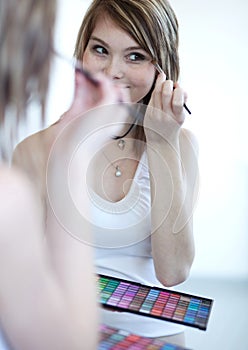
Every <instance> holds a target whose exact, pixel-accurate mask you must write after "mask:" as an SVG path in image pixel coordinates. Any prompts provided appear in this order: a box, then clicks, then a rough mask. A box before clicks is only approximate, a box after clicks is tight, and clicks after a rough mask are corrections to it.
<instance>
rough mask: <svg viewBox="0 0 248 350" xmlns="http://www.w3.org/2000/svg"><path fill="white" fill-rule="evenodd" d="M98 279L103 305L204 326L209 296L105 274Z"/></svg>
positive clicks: (209, 307)
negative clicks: (150, 285) (151, 285)
mask: <svg viewBox="0 0 248 350" xmlns="http://www.w3.org/2000/svg"><path fill="white" fill-rule="evenodd" d="M97 282H98V294H99V297H100V300H99V301H100V303H101V304H102V306H103V307H104V308H109V309H112V310H113V309H114V310H116V311H127V312H131V313H135V314H139V315H143V316H150V317H154V318H157V319H160V320H165V321H170V322H175V323H179V324H183V325H185V326H191V327H196V328H199V329H201V330H206V329H207V323H208V320H209V316H210V312H211V309H212V304H213V300H212V299H207V298H202V297H199V296H195V295H191V294H186V293H181V292H176V291H174V290H169V289H164V288H158V287H149V286H147V285H143V284H140V283H136V282H131V281H127V280H124V279H119V278H115V277H110V276H105V275H98V276H97Z"/></svg>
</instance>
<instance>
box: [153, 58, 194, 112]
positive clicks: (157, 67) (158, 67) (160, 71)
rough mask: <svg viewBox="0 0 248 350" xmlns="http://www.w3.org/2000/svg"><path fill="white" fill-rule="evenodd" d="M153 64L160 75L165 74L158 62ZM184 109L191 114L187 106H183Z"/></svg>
mask: <svg viewBox="0 0 248 350" xmlns="http://www.w3.org/2000/svg"><path fill="white" fill-rule="evenodd" d="M152 64H153V65H154V67H155V68H156V69H157V71H158V73H164V72H163V70H162V68H161V67H160V65H159V64H158V62H157V61H155V60H152ZM183 107H184V108H185V109H186V111H187V112H188V113H189V114H191V111H190V110H189V109H188V107H187V106H186V104H185V103H184V104H183Z"/></svg>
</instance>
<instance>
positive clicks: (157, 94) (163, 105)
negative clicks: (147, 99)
mask: <svg viewBox="0 0 248 350" xmlns="http://www.w3.org/2000/svg"><path fill="white" fill-rule="evenodd" d="M186 100H187V95H186V93H185V92H184V90H183V89H182V88H181V87H180V86H179V84H178V83H173V81H172V80H166V75H165V74H164V73H161V74H159V75H158V78H157V81H156V84H155V88H154V91H153V94H152V100H151V101H152V106H153V107H155V108H158V109H161V110H162V111H164V112H166V113H168V114H170V115H172V117H173V118H174V119H176V120H177V121H178V122H179V123H182V122H183V121H184V118H185V115H184V114H185V113H184V109H183V105H184V103H185V102H186Z"/></svg>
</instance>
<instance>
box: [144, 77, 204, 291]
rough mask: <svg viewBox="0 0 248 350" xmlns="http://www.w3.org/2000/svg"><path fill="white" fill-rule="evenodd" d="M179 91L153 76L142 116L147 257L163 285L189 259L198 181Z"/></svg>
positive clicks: (184, 270) (181, 275)
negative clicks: (148, 203) (148, 185)
mask: <svg viewBox="0 0 248 350" xmlns="http://www.w3.org/2000/svg"><path fill="white" fill-rule="evenodd" d="M184 102H185V94H184V92H183V90H182V89H180V88H179V87H177V88H176V89H175V90H174V89H173V83H172V82H171V81H165V76H164V75H163V74H162V75H160V76H159V77H158V79H157V83H156V86H155V90H154V92H153V95H152V98H151V103H150V105H149V106H148V110H147V113H146V116H145V123H144V125H145V133H146V138H147V154H148V162H149V169H150V174H151V197H152V210H151V220H152V236H151V240H152V255H153V259H154V266H155V271H156V275H157V278H158V279H159V281H160V282H161V283H162V284H163V285H165V286H173V285H175V284H178V283H181V282H183V281H184V280H185V279H186V278H187V276H188V274H189V271H190V268H191V265H192V262H193V258H194V239H193V222H192V221H193V219H192V215H193V209H194V202H195V196H196V190H197V184H198V167H197V152H198V151H197V142H196V139H195V137H194V136H193V134H192V133H190V132H189V131H187V130H184V129H182V128H181V125H182V124H183V122H184V118H185V114H184V110H183V103H184Z"/></svg>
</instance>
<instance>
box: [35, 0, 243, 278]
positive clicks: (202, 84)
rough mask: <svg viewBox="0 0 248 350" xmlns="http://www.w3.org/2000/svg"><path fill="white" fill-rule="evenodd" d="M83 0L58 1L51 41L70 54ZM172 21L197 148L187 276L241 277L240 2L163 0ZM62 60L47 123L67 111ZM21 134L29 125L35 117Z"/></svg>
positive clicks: (67, 74)
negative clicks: (191, 257) (192, 238)
mask: <svg viewBox="0 0 248 350" xmlns="http://www.w3.org/2000/svg"><path fill="white" fill-rule="evenodd" d="M89 3H90V1H88V0H72V1H71V0H59V9H58V20H57V27H56V35H55V46H56V48H57V49H58V51H60V52H61V53H63V54H64V55H66V56H68V57H72V54H73V50H74V45H75V40H76V35H77V31H78V29H79V26H80V23H81V19H82V17H83V15H84V12H85V9H86V8H87V6H88V5H89ZM171 4H172V6H173V8H174V9H175V11H176V14H177V17H178V20H179V24H180V57H181V78H180V82H181V85H182V86H183V87H184V88H185V89H186V90H187V92H188V95H189V99H188V103H187V104H188V106H189V107H190V109H191V110H192V116H189V117H188V120H187V122H186V125H185V126H186V127H187V128H189V129H191V130H192V131H193V132H194V133H195V134H196V136H197V138H198V141H199V146H200V157H199V169H200V194H199V198H198V202H197V206H196V209H195V242H196V258H195V262H194V265H193V268H192V273H191V276H196V277H198V276H200V277H217V278H232V279H235V278H248V217H247V216H248V215H247V214H248V135H247V129H248V121H247V120H248V115H247V105H248V98H247V97H248V96H247V95H248V88H247V84H248V83H247V82H248V70H247V64H248V20H247V14H248V2H247V1H246V0H236V1H230V0H209V1H198V0H188V1H183V0H171ZM72 93H73V75H72V70H71V68H70V65H69V64H66V63H63V62H61V60H56V61H55V65H54V68H53V74H52V76H51V87H50V94H49V103H48V110H47V118H48V124H50V123H51V122H54V121H55V120H56V119H57V118H58V117H59V116H60V115H61V114H62V113H63V112H64V111H65V109H66V108H68V106H69V104H70V101H71V98H72ZM32 120H33V122H32V123H31V124H30V128H29V133H30V132H33V131H35V130H36V128H37V127H36V124H35V119H34V118H33V119H32Z"/></svg>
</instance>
